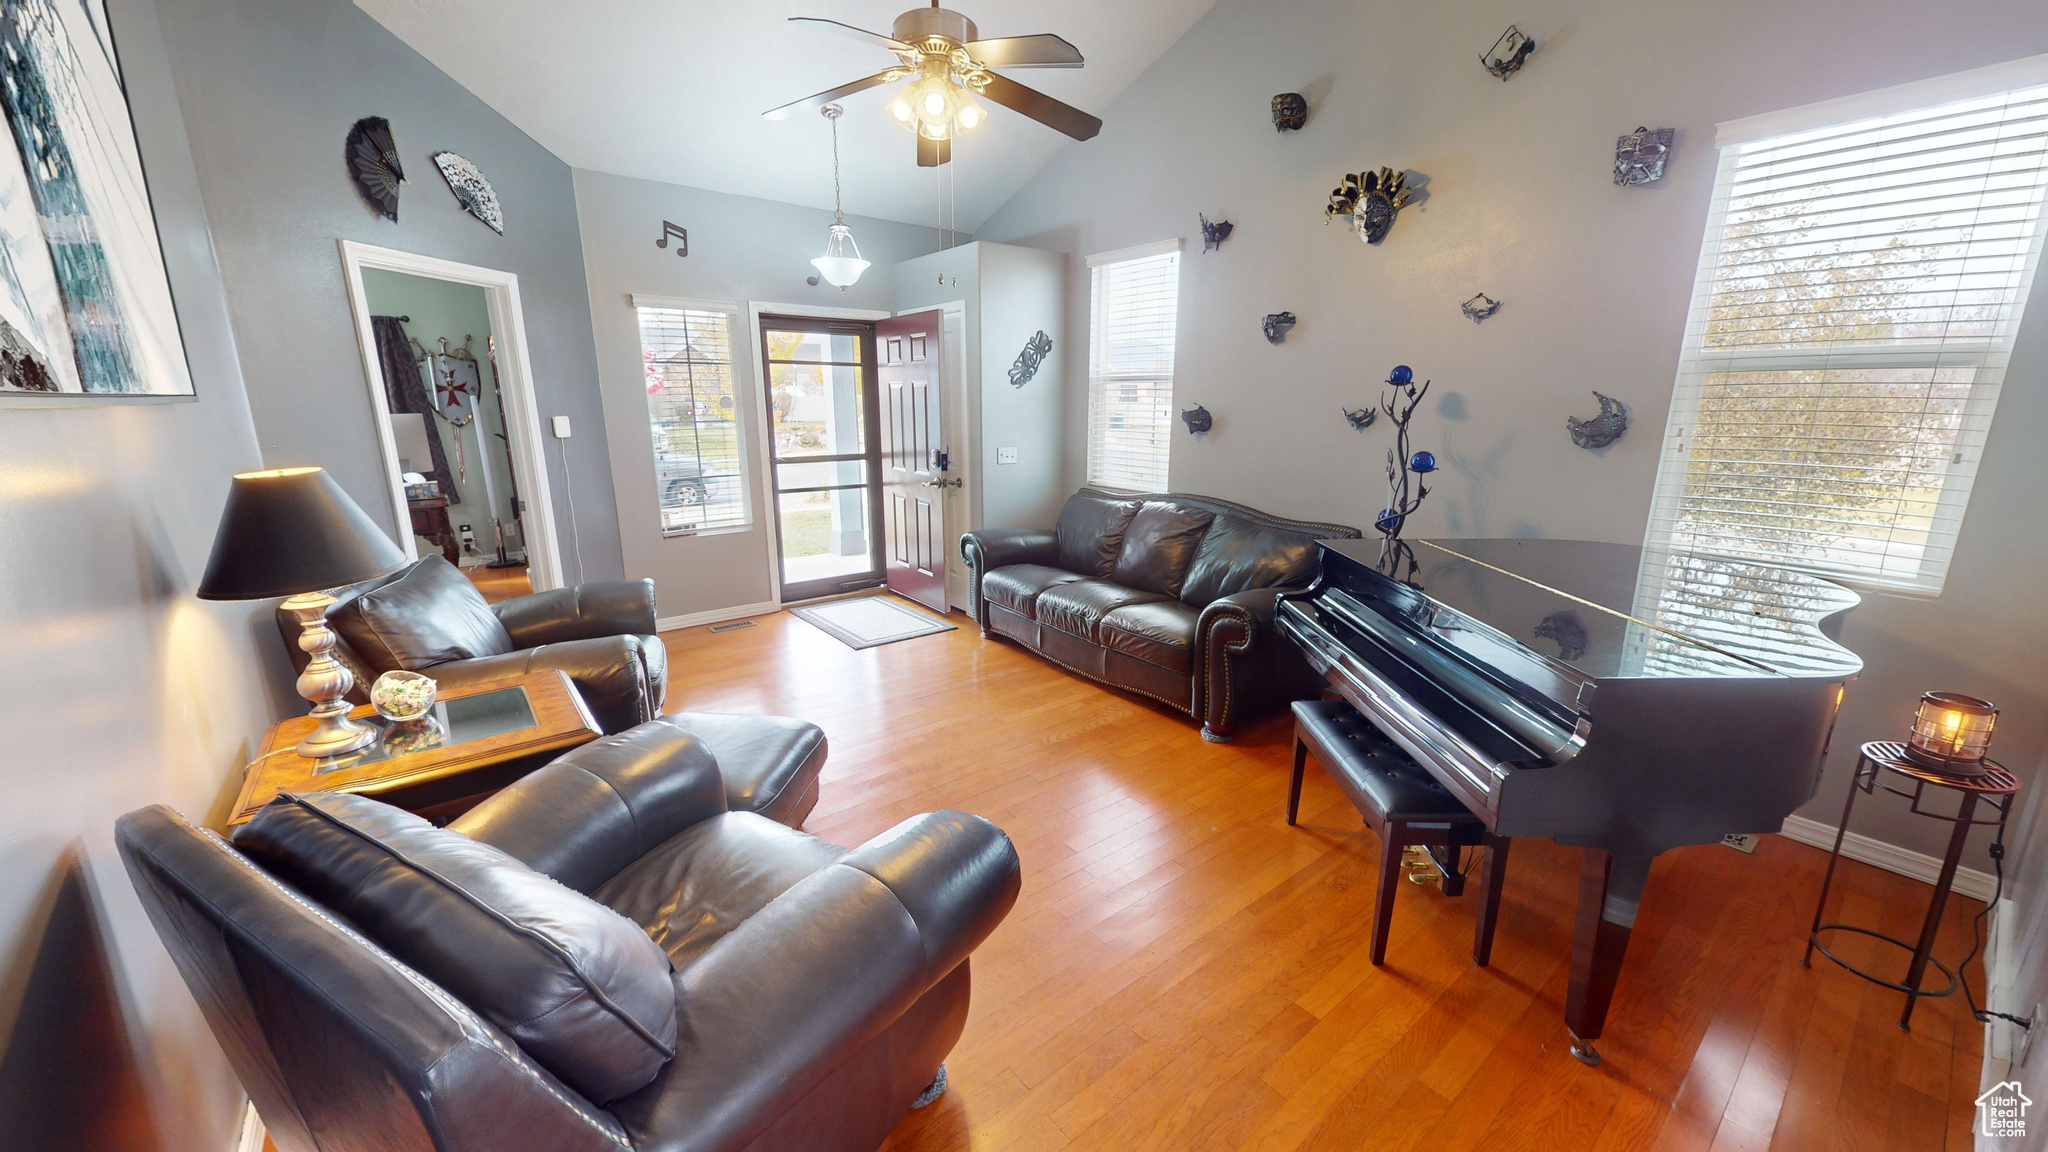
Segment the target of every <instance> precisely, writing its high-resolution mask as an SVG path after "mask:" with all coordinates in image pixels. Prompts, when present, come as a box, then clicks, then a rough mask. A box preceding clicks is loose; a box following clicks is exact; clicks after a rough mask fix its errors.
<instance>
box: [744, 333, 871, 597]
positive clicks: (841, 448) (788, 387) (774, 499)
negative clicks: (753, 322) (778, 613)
mask: <svg viewBox="0 0 2048 1152" xmlns="http://www.w3.org/2000/svg"><path fill="white" fill-rule="evenodd" d="M760 326H761V363H762V366H763V368H764V371H765V382H766V385H767V386H766V387H765V388H763V389H762V393H763V395H764V396H765V398H766V404H767V409H768V411H767V417H768V419H767V429H768V479H769V488H770V498H771V506H772V507H773V508H774V509H775V540H776V562H777V564H778V565H779V569H780V584H781V588H782V600H783V601H784V602H790V601H795V600H808V599H814V598H816V597H819V596H832V595H837V594H839V593H843V592H854V591H859V590H861V589H864V588H872V587H874V586H876V585H878V584H880V583H882V550H881V537H882V531H881V528H882V521H881V515H882V507H881V500H880V498H879V493H880V488H881V471H880V469H881V456H880V454H879V452H878V450H877V438H876V435H875V431H876V426H877V425H876V421H877V407H876V396H875V387H874V381H875V326H874V324H873V322H871V321H865V320H848V319H833V318H825V317H816V316H783V315H766V314H764V315H763V316H762V317H761V319H760Z"/></svg>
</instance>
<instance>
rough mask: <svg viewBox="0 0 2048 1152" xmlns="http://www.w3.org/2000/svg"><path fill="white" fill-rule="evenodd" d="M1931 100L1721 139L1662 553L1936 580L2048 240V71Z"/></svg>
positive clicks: (1659, 536) (1665, 466)
mask: <svg viewBox="0 0 2048 1152" xmlns="http://www.w3.org/2000/svg"><path fill="white" fill-rule="evenodd" d="M2037 79H2038V77H2037ZM1937 101H1938V102H1937ZM1923 103H1924V105H1927V106H1922V107H1919V108H1916V109H1914V110H1910V111H1904V112H1896V113H1889V114H1885V115H1880V116H1874V117H1872V116H1861V117H1858V118H1857V119H1856V120H1855V121H1854V122H1838V123H1836V124H1834V125H1832V126H1825V127H1807V128H1803V129H1802V130H1799V131H1791V132H1783V131H1781V132H1779V134H1776V135H1772V136H1768V137H1766V138H1762V139H1753V140H1747V141H1743V142H1740V143H1732V144H1728V145H1727V146H1725V147H1723V148H1722V149H1721V160H1720V169H1719V175H1718V178H1717V182H1716V185H1715V190H1714V198H1713V202H1712V206H1711V208H1710V210H1709V213H1708V217H1707V232H1706V240H1705V243H1704V245H1703V248H1702V252H1701V257H1700V266H1699V275H1698V278H1697V280H1696V281H1695V283H1694V288H1693V300H1692V309H1691V313H1690V316H1689V318H1688V321H1687V324H1686V331H1685V344H1684V347H1683V350H1682V352H1681V355H1680V359H1679V370H1678V383H1677V388H1676V393H1675V395H1674V397H1673V403H1672V407H1671V423H1670V426H1669V427H1668V428H1667V430H1666V436H1665V441H1664V445H1663V459H1662V462H1661V465H1660V468H1659V472H1658V477H1657V495H1656V499H1655V501H1654V503H1653V507H1652V513H1651V522H1650V529H1649V543H1650V546H1651V548H1652V550H1653V551H1664V550H1667V549H1669V550H1677V551H1681V552H1696V553H1705V554H1709V555H1725V556H1739V557H1745V558H1755V559H1763V560H1767V561H1771V562H1776V563H1782V564H1784V565H1786V566H1788V567H1797V568H1807V569H1811V570H1815V571H1820V572H1823V573H1826V574H1830V575H1834V576H1839V577H1843V578H1847V579H1849V580H1851V581H1853V582H1858V583H1864V584H1872V585H1877V586H1885V587H1892V588H1897V589H1901V590H1907V591H1915V592H1920V593H1926V594H1932V593H1936V592H1939V591H1940V589H1941V585H1942V581H1943V579H1944V578H1945V576H1946V574H1947V570H1948V564H1949V558H1950V556H1951V554H1952V552H1953V551H1954V548H1955V540H1956V534H1957V531H1958V529H1959V528H1960V526H1961V524H1962V518H1963V510H1964V505H1965V503H1966V502H1967V501H1968V498H1969V493H1970V485H1971V481H1972V479H1973V478H1974V476H1975V474H1976V471H1977V463H1978V458H1979V455H1980V454H1981V452H1982V449H1983V446H1984V440H1985V435H1986V433H1987V432H1988V430H1989V428H1990V425H1991V416H1992V412H1993V410H1994V408H1995V407H1996V404H1997V399H1998V389H1999V385H2000V383H2001V382H2002V380H2003V378H2004V375H2005V366H2006V359H2007V356H2008V354H2009V353H2010V351H2011V348H2012V343H2013V337H2014V335H2015V333H2016V332H2017V330H2018V328H2019V322H2020V316H2021V313H2022V311H2023V310H2024V309H2025V306H2026V299H2027V290H2028V287H2029V285H2030V284H2031V283H2032V282H2033V279H2034V272H2035V269H2036V266H2037V265H2038V263H2039V259H2040V253H2041V238H2042V219H2041V214H2042V202H2043V196H2044V189H2048V86H2037V87H2031V88H2020V89H2017V90H2005V91H2000V92H1998V93H1996V94H1994V95H1989V96H1981V97H1973V98H1970V99H1963V100H1955V99H1951V98H1947V97H1945V96H1944V97H1935V98H1934V99H1933V100H1925V101H1924V102H1923ZM1838 114H1839V113H1838Z"/></svg>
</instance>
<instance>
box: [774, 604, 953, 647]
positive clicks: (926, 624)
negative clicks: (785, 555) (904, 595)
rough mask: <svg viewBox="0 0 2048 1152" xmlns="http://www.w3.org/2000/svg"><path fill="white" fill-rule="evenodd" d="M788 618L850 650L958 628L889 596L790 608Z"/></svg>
mask: <svg viewBox="0 0 2048 1152" xmlns="http://www.w3.org/2000/svg"><path fill="white" fill-rule="evenodd" d="M789 614H790V615H792V616H794V617H796V618H797V619H799V620H802V621H803V622H804V623H806V624H809V625H811V626H812V627H814V628H816V629H818V630H819V631H820V632H823V633H825V634H826V635H828V636H830V637H832V638H833V639H835V640H838V641H839V642H840V643H842V644H845V645H846V646H847V647H849V648H873V647H874V646H876V645H877V644H894V643H895V642H896V641H898V640H908V639H910V638H911V637H913V636H929V635H931V634H932V633H934V632H951V631H953V630H954V629H955V628H957V627H959V625H957V624H948V623H946V622H945V621H944V620H941V619H939V618H938V617H936V616H933V615H931V614H930V613H927V612H922V611H919V610H918V609H916V608H912V607H910V606H909V605H907V604H903V603H900V602H898V601H897V600H895V599H894V598H892V597H889V596H860V597H856V598H854V599H852V600H831V601H827V602H826V603H823V604H810V605H806V606H804V607H802V608H791V609H790V610H789Z"/></svg>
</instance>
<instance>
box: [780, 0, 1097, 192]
mask: <svg viewBox="0 0 2048 1152" xmlns="http://www.w3.org/2000/svg"><path fill="white" fill-rule="evenodd" d="M790 20H791V22H792V23H803V24H815V25H818V26H820V27H823V28H826V29H829V30H831V31H834V32H840V33H844V34H846V35H849V36H857V37H859V38H860V39H862V40H865V41H867V42H868V43H870V44H875V45H879V46H880V47H883V48H886V49H888V50H889V51H891V52H893V53H895V54H896V63H895V64H894V65H892V66H890V67H888V68H884V69H882V70H881V71H880V72H877V73H875V74H874V75H872V76H863V77H861V78H860V79H858V80H853V81H849V82H848V83H845V84H841V85H840V86H839V87H837V88H827V89H826V90H825V91H823V92H819V93H817V94H816V95H813V96H806V97H805V98H803V99H802V100H797V101H794V102H792V103H789V104H784V105H783V106H781V107H780V108H771V109H769V110H768V111H766V112H763V113H762V114H761V115H762V116H763V117H765V118H767V119H769V120H784V119H787V118H788V117H789V116H791V115H792V114H794V113H797V112H803V111H808V110H810V109H812V108H822V107H824V106H825V105H827V104H831V103H834V102H836V101H839V100H842V99H844V98H845V97H848V96H851V95H853V94H854V93H856V92H865V91H867V90H868V89H870V88H875V87H879V86H881V85H883V84H893V83H895V82H896V81H898V80H905V79H910V80H911V83H910V84H909V85H907V86H905V88H904V89H903V91H902V92H901V93H899V94H898V95H897V97H896V99H894V100H892V101H890V102H889V114H890V115H892V116H894V117H895V118H896V119H897V120H898V121H899V122H900V123H902V124H903V125H904V126H905V127H908V128H910V129H912V130H913V131H914V132H915V133H916V135H917V163H918V166H919V167H922V168H936V167H938V166H939V165H941V164H945V163H947V162H948V161H950V160H952V158H953V137H955V136H957V135H959V134H960V133H962V132H965V131H968V130H969V129H972V128H973V127H974V126H975V125H977V124H980V123H981V122H982V121H983V120H984V119H986V118H987V115H988V114H987V113H986V112H985V111H983V110H982V107H981V105H979V104H976V103H975V102H974V97H977V96H979V97H982V98H985V99H987V100H990V101H993V102H994V103H997V104H1000V105H1002V106H1003V107H1005V108H1008V109H1010V110H1011V111H1013V112H1021V113H1023V114H1024V115H1026V116H1029V117H1030V118H1032V119H1033V120H1036V121H1038V122H1039V123H1040V124H1044V125H1045V126H1047V127H1048V128H1052V129H1055V130H1057V131H1060V132H1064V133H1066V134H1067V135H1069V136H1072V137H1073V138H1074V139H1076V140H1092V139H1094V137H1095V134H1096V133H1097V132H1100V131H1102V121H1100V120H1098V119H1096V118H1095V117H1093V116H1090V115H1089V114H1087V113H1086V112H1083V111H1081V110H1080V109H1078V108H1075V107H1072V106H1070V105H1067V104H1063V103H1061V102H1060V101H1058V100H1055V99H1053V98H1052V97H1050V96H1047V95H1046V94H1045V93H1043V92H1039V91H1036V90H1034V89H1031V88H1026V87H1025V86H1024V85H1022V84H1019V83H1017V82H1016V81H1014V80H1011V79H1008V78H1006V77H1003V76H1000V75H997V74H996V73H995V72H994V71H993V69H997V68H1079V67H1081V65H1082V63H1083V61H1082V59H1081V52H1080V50H1079V49H1077V48H1075V47H1074V46H1073V45H1072V44H1069V43H1067V42H1066V41H1065V40H1063V39H1061V38H1060V37H1058V36H1055V35H1053V34H1052V33H1050V32H1041V33H1039V34H1037V35H1035V36H1000V37H996V38H994V39H989V40H983V39H981V38H980V36H981V33H980V32H979V31H978V30H977V29H976V28H975V26H974V21H972V20H969V19H968V18H967V17H965V16H963V15H961V14H960V13H958V12H954V11H952V10H950V9H947V8H941V7H939V5H938V0H932V6H931V7H929V8H913V9H911V10H910V11H908V12H905V13H904V14H903V15H901V16H898V17H897V18H896V23H895V25H894V26H893V27H892V28H891V30H890V34H889V35H887V36H884V35H882V34H881V33H880V32H869V31H867V30H866V29H864V28H855V27H854V26H853V25H851V24H842V23H840V22H839V21H837V20H826V19H823V18H821V17H817V16H792V17H791V18H790ZM913 77H914V78H915V79H911V78H913Z"/></svg>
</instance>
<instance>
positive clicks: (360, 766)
mask: <svg viewBox="0 0 2048 1152" xmlns="http://www.w3.org/2000/svg"><path fill="white" fill-rule="evenodd" d="M349 715H350V716H351V717H352V718H354V719H356V720H360V721H363V722H365V723H367V724H370V725H371V726H373V727H375V728H377V729H378V732H379V736H378V739H377V740H376V742H374V743H372V744H371V745H370V746H369V747H367V748H362V749H359V750H358V751H355V752H351V753H349V754H347V755H346V756H334V757H328V758H326V759H322V760H308V759H307V758H306V757H304V756H301V755H299V754H298V752H297V751H296V749H297V748H298V743H299V741H300V740H301V739H303V738H304V737H305V735H306V733H308V732H310V731H312V730H313V721H312V719H311V718H309V717H305V716H296V717H293V718H292V719H290V720H287V721H285V722H284V723H282V724H278V725H275V726H273V727H272V728H271V729H270V731H269V733H267V734H266V735H265V736H264V738H263V747H262V748H261V750H260V751H258V753H257V755H256V759H255V761H254V762H252V763H251V764H250V765H249V770H248V774H247V775H246V776H244V777H243V779H242V794H241V796H240V797H239V798H237V799H236V801H235V809H234V813H233V815H231V816H229V817H228V823H229V824H230V825H235V824H240V823H242V822H243V821H245V820H247V819H249V818H250V817H251V816H254V815H255V814H256V811H257V809H259V808H262V807H263V806H264V805H265V804H268V803H270V801H271V800H272V799H274V798H275V797H276V796H277V794H278V793H280V792H354V793H357V794H358V795H363V796H375V797H376V798H377V799H379V800H383V801H385V802H386V803H390V804H395V805H397V806H398V807H400V808H404V809H407V810H409V811H413V812H418V813H419V814H421V815H423V816H427V817H430V818H436V819H446V818H448V817H452V816H455V815H457V814H459V813H460V812H462V811H463V810H465V809H467V808H469V807H470V806H471V805H473V804H475V803H476V802H477V801H478V800H481V799H482V798H483V797H485V796H487V795H489V794H490V793H492V792H495V791H497V790H498V789H500V788H503V787H504V786H505V785H507V784H510V783H511V782H512V781H514V780H517V779H519V778H520V777H521V776H524V775H526V774H527V773H528V772H531V771H533V770H534V769H536V768H539V767H540V766H541V765H543V764H546V763H547V762H548V761H550V760H553V759H554V758H555V757H556V756H557V755H559V754H560V753H562V752H564V751H566V750H567V749H570V748H574V747H576V746H577V745H578V744H583V743H587V742H589V741H591V740H594V739H596V738H597V737H599V736H601V735H603V732H601V731H600V730H599V729H598V726H597V721H595V720H593V719H591V716H590V709H589V708H588V707H587V706H586V705H585V704H584V703H583V697H582V696H580V695H578V694H577V692H576V687H575V685H573V684H571V683H570V682H569V677H568V675H567V674H566V673H563V672H560V671H558V670H555V669H549V670H548V671H545V672H536V673H533V674H531V675H527V676H517V677H513V678H510V679H505V680H489V681H485V682H483V683H480V684H471V685H467V686H465V687H462V688H458V689H453V690H451V691H448V692H446V693H444V694H443V695H441V696H440V697H439V698H438V699H436V700H435V701H434V708H433V711H432V712H431V713H430V714H429V720H428V721H422V722H419V723H416V724H408V725H394V724H392V723H391V722H390V721H388V720H385V719H384V718H383V717H381V716H379V715H377V712H376V709H374V708H372V707H370V706H369V705H367V704H365V705H363V706H361V707H359V708H357V709H355V710H354V711H353V712H350V713H349Z"/></svg>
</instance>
